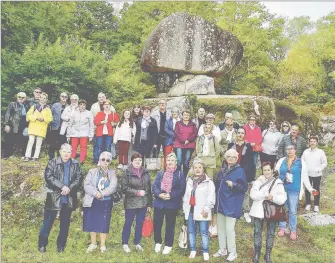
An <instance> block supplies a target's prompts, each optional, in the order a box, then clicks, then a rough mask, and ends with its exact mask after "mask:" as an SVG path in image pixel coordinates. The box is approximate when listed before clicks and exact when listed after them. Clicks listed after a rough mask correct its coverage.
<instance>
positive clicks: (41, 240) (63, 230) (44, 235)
mask: <svg viewBox="0 0 335 263" xmlns="http://www.w3.org/2000/svg"><path fill="white" fill-rule="evenodd" d="M57 212H58V211H57V210H48V209H45V210H44V219H43V226H42V228H41V231H40V235H39V237H38V247H46V246H47V245H48V237H49V234H50V231H51V228H52V225H53V223H54V221H55V218H56V216H57ZM71 213H72V209H71V208H68V207H67V205H62V208H61V210H60V215H59V234H58V238H57V247H58V248H64V247H65V245H66V240H67V236H68V233H69V227H70V218H71Z"/></svg>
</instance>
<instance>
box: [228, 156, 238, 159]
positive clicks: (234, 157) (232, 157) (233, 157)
mask: <svg viewBox="0 0 335 263" xmlns="http://www.w3.org/2000/svg"><path fill="white" fill-rule="evenodd" d="M228 158H231V159H236V158H237V157H236V156H227V159H228Z"/></svg>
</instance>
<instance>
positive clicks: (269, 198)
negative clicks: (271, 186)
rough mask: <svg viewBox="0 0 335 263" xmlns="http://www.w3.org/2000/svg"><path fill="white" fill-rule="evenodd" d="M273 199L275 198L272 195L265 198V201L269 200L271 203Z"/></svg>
mask: <svg viewBox="0 0 335 263" xmlns="http://www.w3.org/2000/svg"><path fill="white" fill-rule="evenodd" d="M272 199H273V196H272V195H271V194H268V195H267V196H266V197H265V200H269V201H271V200H272Z"/></svg>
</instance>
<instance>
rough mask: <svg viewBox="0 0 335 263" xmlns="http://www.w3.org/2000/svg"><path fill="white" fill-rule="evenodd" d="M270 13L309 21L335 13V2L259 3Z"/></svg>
mask: <svg viewBox="0 0 335 263" xmlns="http://www.w3.org/2000/svg"><path fill="white" fill-rule="evenodd" d="M261 3H263V4H264V5H265V6H266V7H267V8H268V9H269V10H270V12H271V13H276V14H278V15H281V16H288V17H290V18H292V17H296V16H309V17H310V18H311V20H313V21H316V20H317V19H319V18H321V17H323V16H326V15H328V14H329V13H330V12H332V11H335V2H261Z"/></svg>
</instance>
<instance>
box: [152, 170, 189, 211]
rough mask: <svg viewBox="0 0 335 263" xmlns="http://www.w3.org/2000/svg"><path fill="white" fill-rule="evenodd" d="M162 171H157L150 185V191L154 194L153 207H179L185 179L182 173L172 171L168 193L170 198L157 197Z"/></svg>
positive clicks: (159, 190)
mask: <svg viewBox="0 0 335 263" xmlns="http://www.w3.org/2000/svg"><path fill="white" fill-rule="evenodd" d="M163 175H164V171H160V172H158V173H157V176H156V179H155V182H154V184H153V185H152V193H153V194H154V197H155V199H154V202H153V207H155V208H160V209H163V208H167V209H180V208H181V206H182V198H183V196H184V193H185V189H186V179H185V176H184V173H183V172H181V171H179V170H176V171H175V172H174V173H173V181H172V189H171V193H170V197H171V198H170V200H163V199H161V198H159V194H161V193H163V191H161V182H162V179H163Z"/></svg>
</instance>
